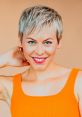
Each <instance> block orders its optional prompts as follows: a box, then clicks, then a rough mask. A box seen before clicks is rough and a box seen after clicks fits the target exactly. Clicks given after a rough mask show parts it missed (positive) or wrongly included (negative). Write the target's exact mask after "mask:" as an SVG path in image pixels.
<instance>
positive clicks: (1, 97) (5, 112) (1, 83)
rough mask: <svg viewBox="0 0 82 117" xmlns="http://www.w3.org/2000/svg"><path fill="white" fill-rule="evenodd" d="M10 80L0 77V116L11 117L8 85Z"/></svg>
mask: <svg viewBox="0 0 82 117" xmlns="http://www.w3.org/2000/svg"><path fill="white" fill-rule="evenodd" d="M8 80H9V79H7V78H5V77H0V116H1V117H11V113H10V95H9V91H8V87H9V86H8V87H7V85H9V84H8V83H9V81H8Z"/></svg>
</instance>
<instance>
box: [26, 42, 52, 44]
mask: <svg viewBox="0 0 82 117" xmlns="http://www.w3.org/2000/svg"><path fill="white" fill-rule="evenodd" d="M27 43H28V44H33V43H34V44H36V42H35V41H28V42H27ZM45 43H46V44H52V42H51V41H46V42H45Z"/></svg>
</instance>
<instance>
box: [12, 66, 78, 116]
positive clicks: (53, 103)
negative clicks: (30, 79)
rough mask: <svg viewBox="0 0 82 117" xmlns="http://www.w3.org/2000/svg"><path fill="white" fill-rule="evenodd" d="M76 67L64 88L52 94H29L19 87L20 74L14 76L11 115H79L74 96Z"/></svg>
mask: <svg viewBox="0 0 82 117" xmlns="http://www.w3.org/2000/svg"><path fill="white" fill-rule="evenodd" d="M78 71H79V70H78V69H76V68H73V69H72V71H71V73H70V75H69V78H68V81H67V83H66V85H65V86H64V88H63V89H62V90H61V91H60V92H59V93H58V94H56V95H52V96H29V95H26V94H24V92H23V90H22V87H21V75H20V74H17V75H15V76H14V81H13V84H14V87H13V95H12V99H11V113H12V117H80V113H79V107H78V102H77V101H76V98H75V96H74V82H75V79H76V75H77V73H78Z"/></svg>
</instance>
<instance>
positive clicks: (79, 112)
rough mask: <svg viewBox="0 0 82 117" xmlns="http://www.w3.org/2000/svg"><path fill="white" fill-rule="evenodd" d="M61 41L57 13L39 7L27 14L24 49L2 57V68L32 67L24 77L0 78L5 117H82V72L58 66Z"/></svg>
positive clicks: (22, 24)
mask: <svg viewBox="0 0 82 117" xmlns="http://www.w3.org/2000/svg"><path fill="white" fill-rule="evenodd" d="M61 37H62V19H61V16H60V15H59V14H58V13H57V12H56V11H55V10H54V9H52V8H49V7H47V6H40V5H39V6H33V7H30V8H27V9H25V10H24V12H23V13H22V15H21V17H20V20H19V38H20V42H21V46H20V47H16V48H14V49H11V51H8V52H7V53H5V54H3V55H1V57H0V59H1V67H4V66H7V65H12V66H24V65H29V68H28V69H27V70H26V71H25V72H23V73H20V74H17V75H15V76H13V77H8V78H6V77H5V76H4V77H1V78H0V99H1V108H2V107H3V108H5V107H6V109H7V112H5V113H6V117H8V116H12V117H60V116H62V117H69V116H70V117H82V92H81V90H82V71H81V70H79V69H76V68H66V67H63V66H61V65H58V64H56V63H55V54H56V51H57V49H59V48H60V46H61ZM4 105H5V107H4ZM3 108H2V109H1V114H2V115H3V116H5V114H4V113H3ZM9 109H10V111H9ZM10 113H11V115H10ZM7 114H8V115H7Z"/></svg>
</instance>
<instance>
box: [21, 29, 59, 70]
mask: <svg viewBox="0 0 82 117" xmlns="http://www.w3.org/2000/svg"><path fill="white" fill-rule="evenodd" d="M22 47H23V52H24V56H25V58H26V59H27V61H28V62H29V63H30V66H31V67H32V68H33V69H34V70H45V69H46V68H47V67H49V66H51V65H53V63H54V55H55V52H56V50H57V49H58V48H59V47H60V44H58V42H57V39H56V35H55V32H54V30H53V28H52V27H45V28H43V29H42V30H41V31H40V32H37V31H35V32H34V33H32V34H30V35H29V36H27V35H26V34H24V36H23V40H22Z"/></svg>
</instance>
